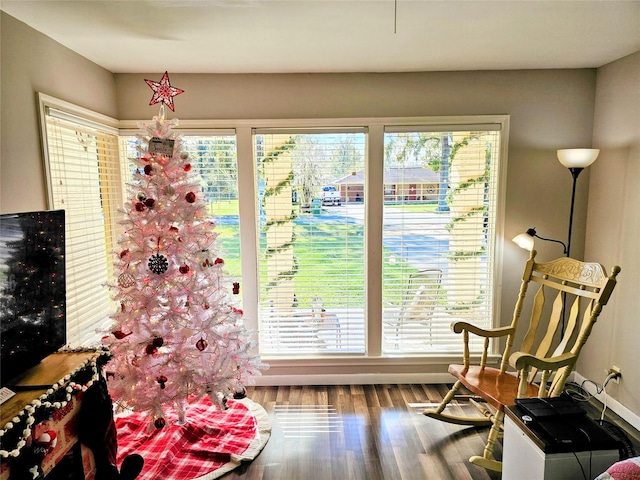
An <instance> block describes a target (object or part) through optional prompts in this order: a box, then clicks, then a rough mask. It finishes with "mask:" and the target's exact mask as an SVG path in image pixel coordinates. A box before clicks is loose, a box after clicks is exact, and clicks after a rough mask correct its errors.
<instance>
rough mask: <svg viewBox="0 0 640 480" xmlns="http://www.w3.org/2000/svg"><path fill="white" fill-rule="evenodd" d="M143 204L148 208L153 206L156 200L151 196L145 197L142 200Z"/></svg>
mask: <svg viewBox="0 0 640 480" xmlns="http://www.w3.org/2000/svg"><path fill="white" fill-rule="evenodd" d="M144 204H145V205H146V206H147V207H149V208H153V206H154V205H155V204H156V201H155V200H154V199H153V198H147V199H146V200H145V201H144Z"/></svg>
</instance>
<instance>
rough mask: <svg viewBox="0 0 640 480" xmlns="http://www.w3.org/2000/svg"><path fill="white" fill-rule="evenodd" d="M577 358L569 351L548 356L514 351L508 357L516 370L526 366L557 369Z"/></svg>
mask: <svg viewBox="0 0 640 480" xmlns="http://www.w3.org/2000/svg"><path fill="white" fill-rule="evenodd" d="M577 359H578V356H577V355H576V354H575V353H571V352H568V353H563V354H562V355H558V356H555V357H548V358H540V357H536V356H535V355H531V354H530V353H524V352H514V353H513V354H512V355H511V357H510V358H509V364H510V365H511V366H512V367H513V368H515V369H516V370H522V369H523V368H525V367H526V366H530V367H534V368H537V369H539V370H557V369H559V368H562V367H566V366H570V365H573V364H575V362H576V360H577Z"/></svg>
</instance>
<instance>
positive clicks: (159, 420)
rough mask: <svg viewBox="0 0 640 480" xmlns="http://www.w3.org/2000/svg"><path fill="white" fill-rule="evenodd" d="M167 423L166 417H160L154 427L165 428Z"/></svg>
mask: <svg viewBox="0 0 640 480" xmlns="http://www.w3.org/2000/svg"><path fill="white" fill-rule="evenodd" d="M166 423H167V422H166V421H165V419H164V417H158V418H156V419H155V421H154V422H153V426H154V427H156V428H164V426H165V425H166Z"/></svg>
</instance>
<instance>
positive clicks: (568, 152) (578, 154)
mask: <svg viewBox="0 0 640 480" xmlns="http://www.w3.org/2000/svg"><path fill="white" fill-rule="evenodd" d="M599 153H600V150H598V149H597V148H567V149H563V150H558V160H560V163H561V164H562V165H564V166H565V167H567V168H568V169H569V171H570V172H571V176H572V177H573V188H572V190H571V213H570V214H569V235H568V236H567V251H566V255H567V257H568V256H570V254H571V230H572V228H573V206H574V205H575V201H576V181H577V180H578V175H580V172H582V170H584V169H585V168H587V167H588V166H589V165H591V164H592V163H593V162H595V161H596V158H598V154H599Z"/></svg>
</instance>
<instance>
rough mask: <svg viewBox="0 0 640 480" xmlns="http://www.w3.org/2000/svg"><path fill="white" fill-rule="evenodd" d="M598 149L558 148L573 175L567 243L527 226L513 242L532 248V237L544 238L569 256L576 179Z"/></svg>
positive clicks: (565, 164)
mask: <svg viewBox="0 0 640 480" xmlns="http://www.w3.org/2000/svg"><path fill="white" fill-rule="evenodd" d="M599 153H600V150H598V149H595V148H568V149H563V150H558V160H559V161H560V163H561V164H562V165H564V166H565V167H567V168H568V169H569V171H570V172H571V176H572V177H573V187H572V189H571V211H570V213H569V233H568V235H567V243H566V244H565V243H564V242H561V241H560V240H554V239H552V238H544V237H541V236H540V235H538V234H537V233H536V230H535V228H529V229H528V230H527V231H526V232H525V233H521V234H519V235H516V236H515V237H514V238H513V242H515V243H516V244H517V245H518V246H519V247H521V248H524V249H525V250H529V251H531V250H533V239H534V237H535V238H539V239H540V240H545V241H547V242H556V243H559V244H561V245H562V247H563V248H564V254H565V256H567V257H568V256H569V255H570V253H571V230H572V229H573V207H574V205H575V201H576V180H578V175H580V172H582V170H584V169H585V168H587V167H588V166H589V165H591V164H592V163H593V162H595V161H596V158H598V154H599ZM564 303H566V293H565V294H564V296H563V305H564ZM564 320H565V319H564V311H563V315H562V331H563V332H564Z"/></svg>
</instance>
